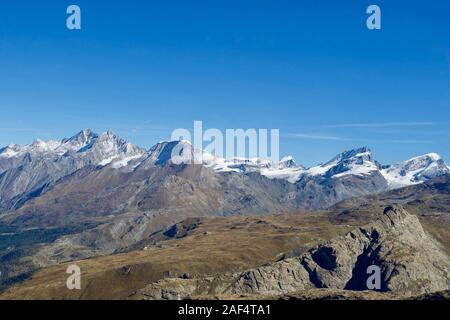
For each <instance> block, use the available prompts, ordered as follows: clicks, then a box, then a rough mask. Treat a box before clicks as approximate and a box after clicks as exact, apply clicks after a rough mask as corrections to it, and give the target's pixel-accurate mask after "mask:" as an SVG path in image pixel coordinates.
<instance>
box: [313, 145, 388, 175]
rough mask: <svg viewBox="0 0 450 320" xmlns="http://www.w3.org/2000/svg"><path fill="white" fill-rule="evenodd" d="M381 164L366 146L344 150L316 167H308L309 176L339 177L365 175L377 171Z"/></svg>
mask: <svg viewBox="0 0 450 320" xmlns="http://www.w3.org/2000/svg"><path fill="white" fill-rule="evenodd" d="M380 168H381V166H380V165H379V164H378V162H376V161H375V160H374V158H373V155H372V151H371V150H370V149H369V148H367V147H362V148H357V149H352V150H348V151H344V152H342V153H340V154H339V155H337V156H336V157H334V158H333V159H332V160H330V161H328V162H327V163H325V164H322V165H320V166H317V167H312V168H309V169H308V171H307V175H309V176H316V175H321V176H326V177H333V178H339V177H343V176H346V175H357V176H367V175H371V174H373V173H374V172H376V171H378V170H379V169H380Z"/></svg>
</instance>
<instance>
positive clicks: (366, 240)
mask: <svg viewBox="0 0 450 320" xmlns="http://www.w3.org/2000/svg"><path fill="white" fill-rule="evenodd" d="M372 265H374V266H378V267H380V269H381V276H382V279H381V288H380V290H381V291H402V292H405V293H407V294H421V293H430V292H436V291H442V290H447V289H449V288H450V274H449V270H450V260H449V257H448V256H447V255H446V254H445V253H444V252H443V251H442V250H441V248H440V247H439V245H438V243H437V242H436V241H435V240H434V239H433V238H431V237H430V236H429V235H427V234H426V233H425V231H424V230H423V228H422V226H421V224H420V222H419V220H418V218H417V217H416V216H414V215H411V214H409V213H407V212H406V211H405V210H404V209H403V208H401V207H388V208H386V209H385V211H384V213H383V215H382V216H381V217H380V219H378V220H377V221H376V222H374V223H371V224H368V225H366V226H364V227H361V228H359V229H356V230H353V231H352V232H350V233H348V234H346V235H345V236H342V237H338V238H335V239H333V240H331V241H329V242H327V243H324V244H321V245H319V246H318V247H316V248H313V249H311V250H309V252H308V253H306V254H304V255H302V256H301V257H299V258H293V259H289V260H287V261H282V262H279V263H277V264H275V265H271V266H267V267H262V268H259V269H256V270H252V271H248V272H246V273H244V274H243V275H242V276H241V278H240V279H239V280H238V281H237V282H236V283H235V284H234V286H233V289H232V291H233V292H234V293H240V292H243V293H260V294H274V293H286V292H289V291H295V290H305V289H309V288H311V287H316V288H334V289H348V290H366V289H367V285H366V282H367V278H368V276H369V275H368V274H367V269H368V267H369V266H372ZM262 283H263V284H264V285H261V284H262ZM286 288H289V290H286Z"/></svg>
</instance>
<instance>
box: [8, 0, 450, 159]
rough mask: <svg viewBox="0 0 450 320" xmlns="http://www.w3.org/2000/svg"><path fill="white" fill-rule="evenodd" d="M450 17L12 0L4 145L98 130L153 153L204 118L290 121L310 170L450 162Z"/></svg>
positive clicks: (308, 6)
mask: <svg viewBox="0 0 450 320" xmlns="http://www.w3.org/2000/svg"><path fill="white" fill-rule="evenodd" d="M70 4H77V5H79V6H80V7H81V10H82V30H81V31H68V30H67V29H66V25H65V20H66V17H67V15H66V8H67V6H68V5H70ZM370 4H378V5H379V6H380V7H381V10H382V30H380V31H369V30H368V29H367V28H366V18H367V15H366V13H365V11H366V8H367V7H368V5H370ZM449 16H450V3H449V2H448V1H447V0H436V1H422V0H421V1H414V0H412V1H380V0H374V1H363V0H358V1H349V0H348V1H347V0H344V1H325V0H322V1H312V0H310V1H300V0H293V1H285V0H276V1H275V0H273V1H264V0H258V1H256V0H240V1H237V0H227V1H223V0H213V1H211V0H209V1H181V0H179V1H171V0H167V1H140V0H134V1H133V0H127V1H124V0H115V1H106V0H105V1H100V0H89V1H84V0H73V1H72V2H67V3H66V2H65V1H43V0H42V1H21V0H18V1H8V2H7V1H2V2H1V3H0V120H1V122H0V145H7V144H9V143H12V142H14V143H19V144H26V143H30V142H31V141H32V140H33V139H35V138H37V137H40V138H42V139H51V138H54V139H60V138H63V137H66V136H68V135H71V134H73V133H76V132H77V131H79V130H81V129H82V128H88V127H89V128H92V129H94V130H95V131H98V132H102V131H105V130H107V129H108V128H111V129H113V130H114V131H115V132H117V133H118V134H119V135H121V136H123V137H125V138H127V139H129V140H131V141H132V142H134V143H136V144H139V145H141V146H145V147H150V146H151V145H153V144H154V143H155V142H158V141H160V140H166V139H168V138H169V137H170V134H171V132H172V130H174V129H176V128H188V129H189V128H192V126H193V121H194V120H202V121H203V122H204V126H205V127H207V128H219V129H226V128H269V129H270V128H279V129H280V130H281V141H280V142H281V153H282V154H292V155H293V156H294V157H295V158H296V159H297V160H298V162H300V163H303V164H305V165H312V164H316V163H318V162H321V161H325V160H328V159H329V158H331V157H332V156H333V155H335V154H337V153H338V152H340V151H342V150H344V149H349V148H354V147H358V146H369V147H371V148H372V149H373V151H374V153H375V157H376V158H377V159H378V160H379V161H381V162H382V163H391V162H396V161H400V160H403V159H406V158H409V157H411V156H414V155H418V154H422V153H427V152H438V153H440V154H441V155H442V156H444V157H445V158H447V159H448V160H449V161H450V149H449V146H450V142H449V141H450V130H449V128H450V110H449V109H450V90H449V88H450V19H449Z"/></svg>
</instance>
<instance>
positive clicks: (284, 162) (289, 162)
mask: <svg viewBox="0 0 450 320" xmlns="http://www.w3.org/2000/svg"><path fill="white" fill-rule="evenodd" d="M277 167H278V168H279V169H287V168H290V169H292V168H301V169H304V167H303V166H301V165H298V164H297V163H296V162H295V160H294V158H293V157H292V156H287V157H284V158H283V159H281V160H280V162H279V163H278V165H277Z"/></svg>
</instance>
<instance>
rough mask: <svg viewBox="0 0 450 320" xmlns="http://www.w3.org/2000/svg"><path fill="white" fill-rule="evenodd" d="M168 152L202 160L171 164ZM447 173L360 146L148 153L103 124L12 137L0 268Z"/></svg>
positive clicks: (16, 272) (104, 250)
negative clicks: (318, 153) (293, 151)
mask: <svg viewBox="0 0 450 320" xmlns="http://www.w3.org/2000/svg"><path fill="white" fill-rule="evenodd" d="M174 154H175V155H176V156H177V157H178V158H179V159H181V160H184V159H197V160H198V159H201V160H202V161H200V163H202V164H189V163H183V162H181V163H179V162H176V163H174V161H173V158H172V156H173V155H174ZM197 162H198V161H197ZM449 172H450V170H449V169H448V167H447V165H446V164H445V163H444V161H443V160H442V159H441V158H440V157H439V156H438V155H435V154H429V155H425V156H421V157H417V158H413V159H411V160H408V161H406V162H405V163H402V164H398V165H394V166H382V165H380V164H379V163H378V162H376V161H375V160H374V158H373V155H372V153H371V150H370V149H368V148H359V149H355V150H350V151H346V152H343V153H342V154H340V155H337V156H336V157H335V158H333V159H332V160H330V161H328V162H326V163H324V164H322V165H318V166H316V167H312V168H305V167H303V166H301V165H298V164H296V163H295V161H294V160H293V159H292V158H291V157H286V158H284V159H283V160H282V161H280V162H277V163H274V162H270V161H267V160H264V159H221V158H215V157H213V156H212V155H210V154H207V153H206V152H204V151H201V150H195V149H194V148H193V147H192V146H191V145H190V144H189V143H188V142H185V141H173V142H161V143H158V144H157V145H155V146H154V147H153V148H151V149H150V150H149V151H146V150H143V149H141V148H139V147H137V146H134V145H132V144H131V143H129V142H127V141H125V140H123V139H121V138H119V137H117V136H116V135H115V134H114V133H112V132H110V131H108V132H106V133H104V134H101V135H97V134H95V133H93V132H92V131H91V130H83V131H81V132H80V133H78V134H77V135H75V136H73V137H72V138H69V139H63V140H61V141H48V142H44V141H41V140H37V141H35V142H34V143H33V144H31V145H29V146H24V147H20V146H17V145H10V146H7V147H5V148H3V149H0V230H1V228H5V230H8V234H9V233H13V234H14V237H15V239H20V241H16V242H14V243H11V242H10V241H9V240H8V241H7V240H5V238H4V237H3V238H2V237H0V245H2V241H3V243H4V244H5V245H4V247H5V248H6V250H5V251H4V252H3V253H2V255H1V256H0V259H2V260H1V261H2V262H3V265H4V266H6V265H7V266H10V267H8V270H9V271H4V272H3V275H4V277H12V278H14V277H17V276H19V277H20V275H21V274H24V273H26V272H28V271H30V270H34V269H35V268H36V267H38V266H39V267H42V266H46V265H52V264H55V263H59V262H61V261H70V260H74V259H83V258H89V257H93V256H98V255H107V254H111V253H114V252H116V251H117V250H122V249H123V248H127V247H130V246H134V245H137V244H139V243H141V242H143V241H144V242H145V241H146V240H147V239H148V238H149V237H151V236H152V235H153V234H155V232H158V231H161V230H164V229H166V228H168V227H170V226H172V225H174V224H176V223H178V222H180V221H182V220H184V219H186V218H189V217H206V216H218V217H222V216H223V217H229V216H239V215H255V214H258V215H261V214H271V213H284V212H296V211H298V210H322V209H327V208H330V207H331V206H333V205H336V204H337V203H341V204H342V205H343V204H344V203H345V202H342V201H347V203H351V202H352V201H356V200H353V199H360V198H361V197H366V196H369V197H370V195H374V194H378V193H382V192H392V193H393V194H394V193H395V192H399V193H401V192H403V191H402V190H408V189H409V188H411V190H424V193H429V192H431V190H429V189H427V188H428V186H429V183H427V181H430V183H431V181H434V179H436V178H439V177H445V176H446V175H447V173H449ZM444 185H446V182H445V183H444ZM403 186H407V187H406V188H404V189H398V190H393V191H392V189H396V188H399V187H403ZM436 188H438V187H436ZM443 188H445V186H443ZM405 192H406V191H405ZM412 192H415V191H412ZM438 192H440V191H439V190H438ZM441 193H444V194H445V193H448V191H445V190H444V191H443V192H441ZM411 197H412V198H414V195H412V196H411ZM361 199H362V198H361ZM412 200H417V201H418V198H416V199H412ZM358 201H363V200H358ZM373 203H375V201H373ZM355 205H356V202H355ZM359 205H361V203H360V202H358V206H359ZM33 229H37V230H40V233H41V234H40V235H39V236H33V235H30V234H29V232H30V231H29V230H33ZM5 234H6V233H5ZM33 239H34V240H33ZM6 243H7V245H6ZM24 259H25V260H24Z"/></svg>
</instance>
